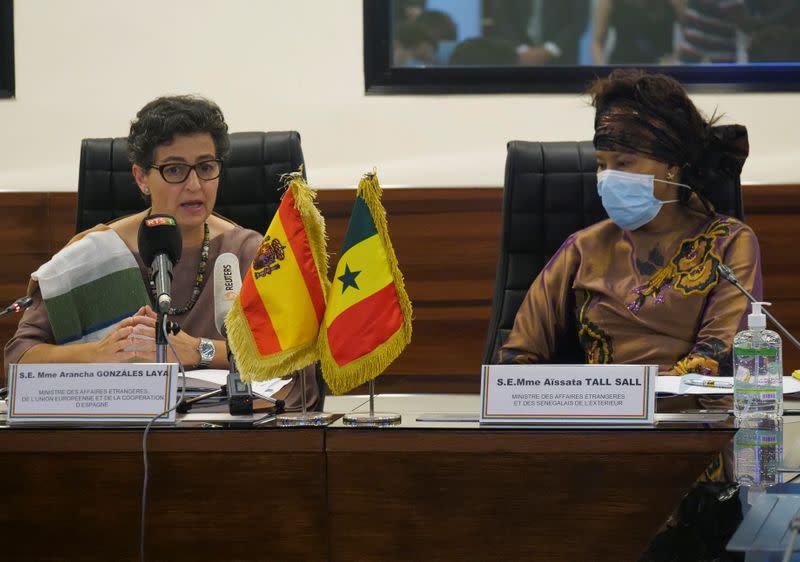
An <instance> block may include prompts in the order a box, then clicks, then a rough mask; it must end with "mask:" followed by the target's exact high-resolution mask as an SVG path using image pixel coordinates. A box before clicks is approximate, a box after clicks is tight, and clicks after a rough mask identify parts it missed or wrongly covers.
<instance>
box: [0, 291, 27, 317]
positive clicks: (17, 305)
mask: <svg viewBox="0 0 800 562" xmlns="http://www.w3.org/2000/svg"><path fill="white" fill-rule="evenodd" d="M32 304H33V299H32V298H31V297H28V296H25V297H20V298H18V299H17V300H15V301H14V302H13V303H11V304H10V305H8V306H7V307H6V308H5V310H3V311H0V318H2V317H3V316H8V315H9V314H14V313H15V312H21V311H23V310H25V309H26V308H28V307H29V306H30V305H32Z"/></svg>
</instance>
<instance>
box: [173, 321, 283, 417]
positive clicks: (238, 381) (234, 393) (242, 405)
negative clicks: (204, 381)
mask: <svg viewBox="0 0 800 562" xmlns="http://www.w3.org/2000/svg"><path fill="white" fill-rule="evenodd" d="M222 332H223V335H224V336H225V346H226V347H227V348H228V362H229V363H230V371H229V372H228V380H227V382H226V384H223V385H222V386H220V387H219V388H218V389H216V390H212V391H210V392H206V393H205V394H200V395H198V396H195V397H194V398H189V399H188V400H187V399H184V400H183V401H182V402H181V403H180V404H179V405H178V408H177V412H178V413H179V414H185V413H186V412H188V411H189V410H191V408H192V405H193V404H195V403H197V402H200V401H201V400H206V399H208V398H214V397H217V396H225V397H227V398H228V411H229V412H230V414H231V415H232V416H249V415H252V413H253V398H254V397H255V398H258V399H260V400H264V401H265V402H268V403H270V404H272V405H273V406H274V407H275V414H281V413H283V411H284V409H285V407H286V403H285V402H284V401H283V400H277V399H275V398H272V397H271V396H266V395H264V394H259V393H258V392H253V389H252V387H251V386H250V385H249V384H247V383H245V382H243V381H242V377H241V375H240V374H239V369H238V367H237V366H236V358H235V357H234V356H233V353H232V352H231V348H230V346H228V335H227V333H225V332H226V330H225V328H224V326H223V330H222Z"/></svg>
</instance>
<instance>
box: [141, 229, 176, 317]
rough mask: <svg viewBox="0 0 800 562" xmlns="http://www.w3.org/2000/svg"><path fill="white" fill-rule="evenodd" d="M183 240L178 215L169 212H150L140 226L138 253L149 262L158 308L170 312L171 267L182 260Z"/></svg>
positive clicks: (145, 261) (160, 310) (164, 312)
mask: <svg viewBox="0 0 800 562" xmlns="http://www.w3.org/2000/svg"><path fill="white" fill-rule="evenodd" d="M182 247H183V240H182V239H181V231H180V229H179V228H178V223H177V222H175V218H174V217H172V216H170V215H150V216H147V217H145V218H144V220H143V221H142V224H140V225H139V253H140V254H141V256H142V261H144V263H145V264H149V265H150V269H151V271H152V274H151V277H150V280H151V281H152V282H153V283H154V284H155V286H156V308H157V309H158V312H161V313H162V314H167V313H168V312H169V307H170V306H171V305H172V297H171V296H170V289H171V285H172V266H174V265H175V264H176V263H178V261H179V260H180V259H181V249H182Z"/></svg>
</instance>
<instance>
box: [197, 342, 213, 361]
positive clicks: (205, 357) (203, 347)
mask: <svg viewBox="0 0 800 562" xmlns="http://www.w3.org/2000/svg"><path fill="white" fill-rule="evenodd" d="M197 350H198V351H199V352H200V363H198V366H199V367H208V366H209V365H210V364H211V362H212V361H213V360H214V355H215V354H216V353H217V348H216V347H214V342H213V341H211V340H210V339H208V338H200V345H198V346H197Z"/></svg>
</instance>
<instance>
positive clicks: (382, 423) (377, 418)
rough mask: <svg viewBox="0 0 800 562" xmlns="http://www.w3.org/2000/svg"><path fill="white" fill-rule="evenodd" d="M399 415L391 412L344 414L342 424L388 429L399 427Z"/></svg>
mask: <svg viewBox="0 0 800 562" xmlns="http://www.w3.org/2000/svg"><path fill="white" fill-rule="evenodd" d="M401 420H402V418H401V416H400V414H395V413H392V412H372V413H370V412H353V413H350V414H345V415H344V417H343V418H342V423H343V424H344V425H349V426H357V427H388V426H392V425H400V421H401Z"/></svg>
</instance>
